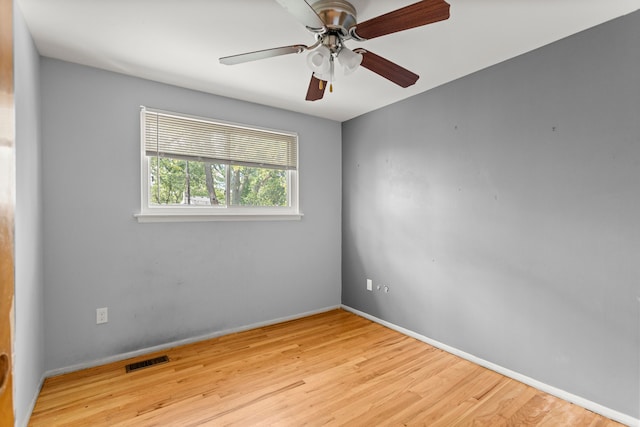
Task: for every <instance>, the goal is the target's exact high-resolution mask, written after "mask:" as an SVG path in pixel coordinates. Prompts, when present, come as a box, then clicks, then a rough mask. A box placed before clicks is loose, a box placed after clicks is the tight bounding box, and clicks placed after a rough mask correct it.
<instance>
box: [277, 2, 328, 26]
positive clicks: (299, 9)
mask: <svg viewBox="0 0 640 427" xmlns="http://www.w3.org/2000/svg"><path fill="white" fill-rule="evenodd" d="M276 1H277V2H278V3H279V4H280V6H282V7H283V8H285V9H286V10H287V12H289V13H290V14H292V15H293V16H295V18H296V19H297V20H298V21H300V23H302V25H304V26H305V27H307V28H308V29H310V30H311V31H314V32H322V31H324V30H325V25H324V22H322V19H320V17H319V16H318V14H317V13H316V11H315V10H313V8H312V7H311V5H309V3H307V2H306V1H305V0H276Z"/></svg>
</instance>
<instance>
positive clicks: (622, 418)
mask: <svg viewBox="0 0 640 427" xmlns="http://www.w3.org/2000/svg"><path fill="white" fill-rule="evenodd" d="M342 308H343V309H344V310H347V311H350V312H352V313H354V314H357V315H358V316H362V317H364V318H366V319H369V320H371V321H373V322H375V323H379V324H380V325H383V326H386V327H387V328H389V329H393V330H394V331H398V332H400V333H401V334H404V335H407V336H410V337H412V338H415V339H417V340H419V341H422V342H425V343H427V344H429V345H432V346H434V347H436V348H439V349H441V350H444V351H446V352H447V353H451V354H453V355H455V356H458V357H460V358H462V359H465V360H468V361H470V362H473V363H475V364H476V365H480V366H483V367H485V368H487V369H490V370H492V371H495V372H497V373H499V374H502V375H504V376H506V377H509V378H513V379H514V380H516V381H520V382H521V383H524V384H527V385H529V386H531V387H533V388H536V389H538V390H540V391H543V392H545V393H549V394H551V395H553V396H556V397H558V398H560V399H563V400H566V401H567V402H571V403H573V404H575V405H578V406H581V407H583V408H585V409H588V410H589V411H591V412H595V413H597V414H600V415H602V416H605V417H607V418H610V419H612V420H614V421H617V422H619V423H622V424H625V425H627V426H630V427H636V426H640V419H637V418H633V417H632V416H630V415H627V414H623V413H622V412H618V411H615V410H613V409H611V408H607V407H606V406H603V405H600V404H598V403H595V402H592V401H590V400H587V399H585V398H582V397H580V396H576V395H575V394H572V393H569V392H567V391H564V390H561V389H559V388H557V387H553V386H550V385H549V384H545V383H543V382H540V381H538V380H535V379H533V378H530V377H527V376H526V375H522V374H520V373H518V372H515V371H512V370H510V369H507V368H504V367H502V366H499V365H496V364H495V363H492V362H489V361H487V360H484V359H481V358H479V357H476V356H474V355H472V354H469V353H466V352H464V351H462V350H459V349H457V348H454V347H451V346H448V345H446V344H443V343H441V342H439V341H436V340H434V339H431V338H428V337H425V336H424V335H420V334H418V333H416V332H413V331H411V330H409V329H405V328H403V327H402V326H398V325H395V324H393V323H391V322H387V321H386V320H382V319H379V318H377V317H375V316H372V315H370V314H367V313H364V312H362V311H360V310H356V309H355V308H352V307H349V306H346V305H344V304H343V305H342Z"/></svg>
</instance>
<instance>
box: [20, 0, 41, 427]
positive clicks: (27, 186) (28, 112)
mask: <svg viewBox="0 0 640 427" xmlns="http://www.w3.org/2000/svg"><path fill="white" fill-rule="evenodd" d="M14 52H15V56H14V72H15V103H16V222H15V257H16V258H15V299H16V304H15V316H16V319H15V322H16V323H15V328H16V329H15V334H16V335H15V348H14V351H15V359H14V361H15V364H14V388H15V393H14V407H15V415H16V424H17V425H19V426H21V425H26V424H27V421H28V416H29V414H30V411H31V409H32V405H33V404H34V402H35V399H36V397H37V394H38V392H39V391H40V382H41V379H42V375H43V374H44V323H43V318H42V316H43V299H42V298H43V272H42V267H43V265H42V173H41V169H42V163H41V142H40V140H41V138H40V107H39V103H40V84H39V67H40V58H39V56H38V52H37V51H36V48H35V46H34V44H33V40H32V39H31V35H30V34H29V30H28V29H27V26H26V24H25V22H24V18H23V17H22V13H21V12H20V9H19V7H18V5H17V4H14Z"/></svg>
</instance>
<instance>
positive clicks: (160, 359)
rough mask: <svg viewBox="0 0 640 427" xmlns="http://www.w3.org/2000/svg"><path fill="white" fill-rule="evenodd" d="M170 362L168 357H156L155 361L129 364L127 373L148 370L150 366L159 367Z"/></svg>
mask: <svg viewBox="0 0 640 427" xmlns="http://www.w3.org/2000/svg"><path fill="white" fill-rule="evenodd" d="M168 361H169V357H168V356H160V357H154V358H153V359H147V360H141V361H140V362H136V363H129V364H128V365H127V366H126V368H127V373H129V372H132V371H137V370H140V369H143V368H148V367H149V366H153V365H158V364H160V363H167V362H168Z"/></svg>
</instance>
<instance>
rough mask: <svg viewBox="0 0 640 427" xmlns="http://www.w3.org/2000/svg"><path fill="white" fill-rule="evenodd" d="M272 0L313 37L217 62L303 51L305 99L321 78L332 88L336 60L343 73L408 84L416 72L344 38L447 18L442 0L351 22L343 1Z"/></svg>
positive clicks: (319, 92) (352, 12)
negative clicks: (363, 71)
mask: <svg viewBox="0 0 640 427" xmlns="http://www.w3.org/2000/svg"><path fill="white" fill-rule="evenodd" d="M276 1H277V2H278V3H279V4H280V5H281V6H282V7H283V8H285V9H286V10H287V11H289V13H291V14H292V15H293V16H294V17H296V18H297V19H298V21H300V22H301V23H302V24H303V25H304V26H305V27H306V28H307V30H309V31H310V32H312V33H313V34H314V35H315V38H316V42H315V43H313V44H312V45H310V46H306V45H302V44H296V45H291V46H283V47H276V48H273V49H265V50H258V51H255V52H248V53H242V54H240V55H232V56H225V57H223V58H220V62H221V63H222V64H226V65H234V64H240V63H243V62H249V61H255V60H258V59H265V58H271V57H274V56H280V55H288V54H291V53H302V52H305V51H309V55H307V64H308V65H309V68H310V69H311V70H312V74H311V82H309V89H308V90H307V96H306V100H307V101H317V100H319V99H322V97H323V96H324V91H325V87H326V86H327V83H329V91H333V85H332V83H333V80H334V77H335V61H336V60H337V62H338V64H339V65H340V66H342V67H343V69H344V73H345V74H350V73H352V72H353V71H355V70H356V68H358V66H360V65H361V66H363V67H364V68H367V69H369V70H370V71H373V72H374V73H376V74H378V75H380V76H382V77H384V78H385V79H387V80H390V81H392V82H393V83H395V84H397V85H399V86H401V87H405V88H406V87H409V86H411V85H412V84H414V83H415V82H416V81H417V80H418V78H419V77H420V76H418V75H417V74H415V73H412V72H411V71H409V70H407V69H406V68H403V67H401V66H399V65H397V64H395V63H393V62H391V61H389V60H388V59H385V58H383V57H381V56H378V55H376V54H374V53H373V52H371V51H369V50H366V49H362V48H358V49H355V50H351V49H349V48H347V47H346V46H345V41H347V40H350V39H354V40H356V41H365V40H370V39H373V38H375V37H380V36H384V35H387V34H391V33H395V32H398V31H404V30H408V29H410V28H415V27H420V26H423V25H427V24H432V23H434V22H438V21H443V20H445V19H448V18H449V4H448V3H447V2H445V1H444V0H423V1H419V2H417V3H414V4H411V5H409V6H406V7H403V8H400V9H397V10H394V11H392V12H389V13H386V14H384V15H380V16H378V17H375V18H372V19H369V20H367V21H364V22H361V23H358V22H357V19H356V9H355V7H353V5H352V4H351V3H349V2H348V1H346V0H319V1H316V2H314V3H312V4H309V3H308V2H307V1H305V0H276Z"/></svg>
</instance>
